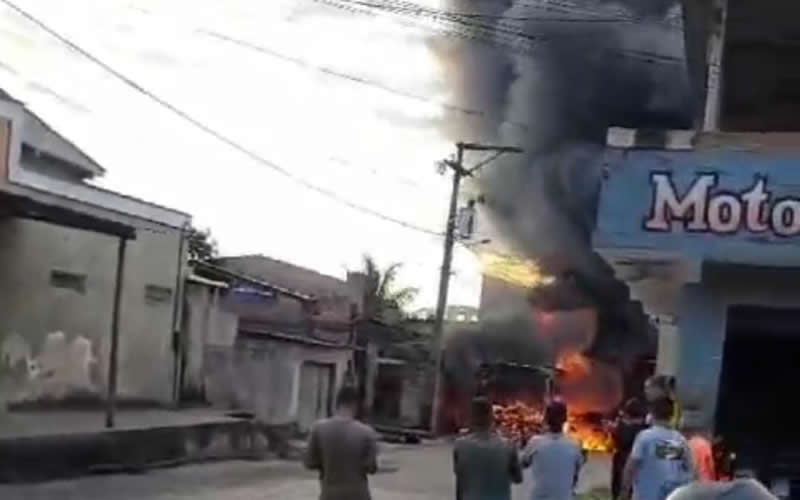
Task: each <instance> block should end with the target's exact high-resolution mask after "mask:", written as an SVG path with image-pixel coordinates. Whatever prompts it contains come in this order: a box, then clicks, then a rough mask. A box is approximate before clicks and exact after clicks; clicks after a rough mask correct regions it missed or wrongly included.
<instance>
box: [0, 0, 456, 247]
mask: <svg viewBox="0 0 800 500" xmlns="http://www.w3.org/2000/svg"><path fill="white" fill-rule="evenodd" d="M0 2H2V3H3V4H5V5H6V6H8V7H9V8H11V9H12V10H14V11H15V12H17V13H18V14H20V15H21V16H23V17H24V18H26V19H28V20H29V21H31V22H32V23H34V24H36V25H37V26H39V27H40V28H41V29H42V30H44V31H46V32H47V33H48V34H50V35H51V36H53V37H54V38H56V39H58V40H59V41H60V42H61V43H63V44H65V45H66V46H68V47H69V48H70V49H72V50H73V51H75V52H77V53H79V54H80V55H82V56H83V57H85V58H87V59H89V60H90V61H91V62H93V63H94V64H96V65H97V66H99V67H100V68H102V69H103V70H104V71H106V72H107V73H109V74H111V75H113V76H114V77H115V78H117V79H118V80H120V81H122V82H123V83H124V84H125V85H127V86H129V87H131V88H133V89H134V90H136V91H137V92H139V93H140V94H142V95H144V96H145V97H147V98H149V99H150V100H152V101H154V102H155V103H157V104H159V105H160V106H162V107H164V108H166V109H168V110H169V111H171V112H172V113H173V114H175V115H177V116H178V117H180V118H182V119H183V120H185V121H187V122H189V123H190V124H192V125H194V126H195V127H196V128H198V129H200V130H201V131H202V132H205V133H206V134H208V135H210V136H211V137H213V138H215V139H217V140H218V141H220V142H222V143H224V144H225V145H227V146H229V147H231V148H232V149H235V150H236V151H238V152H239V153H241V154H243V155H245V156H247V157H248V158H250V159H251V160H254V161H256V162H257V163H259V164H261V165H263V166H265V167H267V168H269V169H271V170H274V171H275V172H278V173H279V174H281V175H283V176H284V177H287V178H289V179H291V180H293V181H294V182H296V183H297V184H300V185H301V186H303V187H305V188H307V189H309V190H312V191H315V192H317V193H319V194H321V195H323V196H326V197H328V198H330V199H333V200H334V201H337V202H339V203H341V204H343V205H345V206H347V207H349V208H351V209H353V210H356V211H359V212H362V213H365V214H367V215H370V216H372V217H376V218H378V219H382V220H384V221H387V222H391V223H393V224H397V225H399V226H402V227H405V228H407V229H412V230H415V231H419V232H422V233H426V234H430V235H434V236H442V235H443V233H441V232H438V231H433V230H431V229H427V228H424V227H421V226H417V225H415V224H412V223H410V222H407V221H404V220H402V219H397V218H395V217H392V216H389V215H386V214H383V213H381V212H378V211H376V210H373V209H371V208H369V207H365V206H363V205H359V204H357V203H353V202H351V201H350V200H348V199H346V198H344V197H343V196H341V195H339V194H338V193H336V192H334V191H331V190H329V189H325V188H323V187H320V186H317V185H315V184H312V183H310V182H308V181H307V180H305V179H303V178H302V177H299V176H297V175H295V174H294V173H292V172H291V171H289V170H287V169H286V168H284V167H282V166H281V165H278V164H277V163H275V162H273V161H270V160H267V159H266V158H264V157H262V156H261V155H259V154H258V153H256V152H254V151H252V150H250V149H248V148H247V147H245V146H242V145H240V144H239V143H237V142H236V141H234V140H232V139H230V138H228V137H227V136H225V135H223V134H222V133H220V132H218V131H216V130H214V129H213V128H211V127H209V126H208V125H205V124H204V123H202V122H201V121H199V120H197V119H196V118H194V117H192V116H191V115H189V114H188V113H186V112H185V111H183V110H181V109H180V108H178V107H176V106H174V105H173V104H171V103H169V102H168V101H166V100H164V99H163V98H161V97H159V96H158V95H156V94H154V93H153V92H151V91H149V90H147V89H146V88H144V87H142V86H141V85H139V84H138V83H136V82H135V81H133V80H132V79H131V78H129V77H127V76H125V75H124V74H122V73H120V72H119V71H117V70H116V69H114V68H113V67H111V66H110V65H109V64H107V63H105V62H103V61H102V60H100V59H99V58H97V57H96V56H94V55H93V54H91V53H90V52H88V51H87V50H86V49H84V48H82V47H81V46H79V45H77V44H76V43H74V42H72V41H71V40H69V39H68V38H67V37H65V36H64V35H61V34H60V33H58V32H57V31H55V30H54V29H53V28H50V27H49V26H48V25H47V24H46V23H44V22H43V21H41V20H39V18H37V17H36V16H34V15H33V14H30V13H29V12H27V11H26V10H24V9H23V8H21V7H19V6H17V5H16V4H14V3H13V2H11V1H10V0H0Z"/></svg>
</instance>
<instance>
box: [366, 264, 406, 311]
mask: <svg viewBox="0 0 800 500" xmlns="http://www.w3.org/2000/svg"><path fill="white" fill-rule="evenodd" d="M401 268H402V264H400V263H394V264H392V265H390V266H389V267H387V268H386V269H385V270H383V271H381V270H380V269H379V268H378V265H377V263H376V262H375V259H373V258H372V257H370V256H369V255H365V256H364V265H363V269H362V272H363V273H364V275H365V276H366V282H365V287H364V317H366V318H371V319H377V320H386V319H388V314H387V313H389V312H390V311H397V312H400V313H402V311H403V309H404V308H405V307H406V306H408V305H409V304H410V303H411V302H412V301H413V300H414V298H415V297H416V296H417V293H419V290H418V289H416V288H412V287H402V288H397V287H396V281H397V274H398V272H399V271H400V269H401Z"/></svg>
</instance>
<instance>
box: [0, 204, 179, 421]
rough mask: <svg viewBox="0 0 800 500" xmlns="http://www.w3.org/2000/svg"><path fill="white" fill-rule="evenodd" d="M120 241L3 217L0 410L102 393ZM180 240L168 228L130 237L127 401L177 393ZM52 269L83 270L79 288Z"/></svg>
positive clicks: (123, 342)
mask: <svg viewBox="0 0 800 500" xmlns="http://www.w3.org/2000/svg"><path fill="white" fill-rule="evenodd" d="M117 247H118V241H117V240H116V239H115V238H112V237H109V236H105V235H100V234H96V233H91V232H86V231H79V230H75V229H68V228H64V227H59V226H54V225H50V224H45V223H41V222H36V221H31V220H23V219H16V218H8V219H0V289H1V290H2V293H1V294H0V295H2V300H0V409H4V408H5V407H6V404H5V403H8V402H20V401H28V400H38V399H41V398H55V399H59V398H63V397H68V396H70V395H74V394H76V393H84V394H86V393H89V394H94V395H102V394H103V393H104V390H105V385H106V374H107V360H108V352H109V343H110V327H111V314H112V300H113V290H114V283H115V273H116V259H117ZM179 248H180V231H179V230H177V229H171V228H166V227H163V228H161V229H158V230H157V231H147V230H141V231H139V232H138V238H137V239H136V240H135V241H131V242H129V243H128V248H127V255H126V265H125V281H124V289H123V295H122V307H121V317H120V321H121V324H120V344H119V381H118V389H119V395H120V398H121V399H126V398H130V399H137V400H138V399H145V400H152V401H157V402H160V403H168V402H169V401H170V400H171V394H172V387H173V376H172V371H173V362H174V357H173V353H172V331H173V306H174V301H175V299H176V295H177V293H176V291H175V286H176V275H177V272H178V258H179V255H178V253H179ZM53 271H57V272H63V273H69V275H71V276H73V277H75V276H77V277H81V276H82V277H83V278H81V279H83V280H84V281H83V287H82V289H81V290H75V289H73V288H68V287H67V288H64V287H58V286H54V284H53V275H52V273H53ZM72 284H73V285H74V284H75V283H72ZM61 285H62V286H63V283H62V284H61ZM153 287H157V288H153ZM79 288H81V287H79Z"/></svg>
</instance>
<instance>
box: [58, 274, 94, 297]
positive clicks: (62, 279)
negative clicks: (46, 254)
mask: <svg viewBox="0 0 800 500" xmlns="http://www.w3.org/2000/svg"><path fill="white" fill-rule="evenodd" d="M50 285H51V286H52V287H53V288H62V289H65V290H73V291H75V292H78V293H80V294H81V295H82V294H85V293H86V275H85V274H76V273H71V272H68V271H59V270H56V269H54V270H52V271H50Z"/></svg>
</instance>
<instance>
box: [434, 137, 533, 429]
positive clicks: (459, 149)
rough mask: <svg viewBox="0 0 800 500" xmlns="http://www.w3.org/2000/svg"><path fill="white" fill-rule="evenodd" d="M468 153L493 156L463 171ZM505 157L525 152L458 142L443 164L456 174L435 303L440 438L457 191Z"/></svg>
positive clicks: (436, 411) (436, 403)
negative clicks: (452, 156) (467, 179)
mask: <svg viewBox="0 0 800 500" xmlns="http://www.w3.org/2000/svg"><path fill="white" fill-rule="evenodd" d="M467 151H488V152H492V153H494V154H493V155H491V156H490V157H489V158H487V159H485V160H484V161H481V162H480V163H478V164H476V165H474V166H472V167H470V168H465V167H464V153H465V152H467ZM503 153H522V149H520V148H515V147H510V146H489V145H484V144H475V143H465V142H459V143H457V144H456V157H455V161H451V160H445V161H444V162H443V163H444V165H445V166H447V167H449V168H450V169H451V170H452V171H453V187H452V192H451V193H450V208H449V211H448V213H447V225H446V229H445V235H444V255H443V257H442V267H441V270H440V275H439V296H438V299H437V302H436V317H435V319H434V324H433V338H432V344H433V346H432V347H433V352H434V353H435V356H434V358H435V360H436V366H435V367H434V370H435V372H434V387H433V406H432V408H431V423H430V427H431V431H433V433H434V435H438V434H439V430H440V424H441V422H440V420H441V412H442V411H441V406H442V394H441V393H442V347H443V341H444V317H445V312H446V311H447V292H448V289H449V288H450V274H451V268H452V264H453V246H454V245H455V242H456V234H455V233H456V214H457V210H458V190H459V188H460V186H461V179H462V178H463V177H472V175H473V174H474V173H475V172H477V171H478V170H480V169H481V168H482V167H484V166H485V165H488V164H489V163H491V162H492V161H494V160H496V159H497V158H499V157H500V156H501V155H502V154H503Z"/></svg>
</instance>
